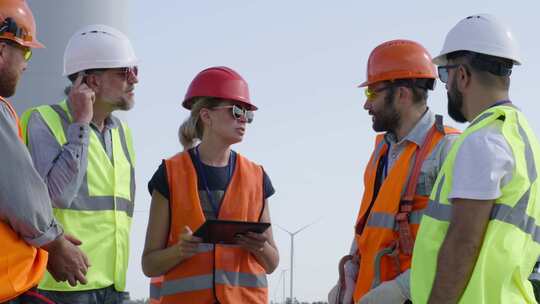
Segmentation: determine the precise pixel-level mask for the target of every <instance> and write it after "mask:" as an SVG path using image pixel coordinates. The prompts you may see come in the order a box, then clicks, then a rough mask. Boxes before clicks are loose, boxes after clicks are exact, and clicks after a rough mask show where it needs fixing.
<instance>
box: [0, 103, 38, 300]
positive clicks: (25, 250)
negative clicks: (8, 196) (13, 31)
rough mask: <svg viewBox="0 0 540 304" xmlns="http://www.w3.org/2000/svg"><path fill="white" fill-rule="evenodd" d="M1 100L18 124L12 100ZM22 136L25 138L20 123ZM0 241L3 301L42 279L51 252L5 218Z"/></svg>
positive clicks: (0, 277) (0, 225)
mask: <svg viewBox="0 0 540 304" xmlns="http://www.w3.org/2000/svg"><path fill="white" fill-rule="evenodd" d="M0 102H3V103H4V104H5V105H6V106H7V108H8V110H9V111H10V112H11V114H12V115H13V118H14V119H15V121H16V122H17V126H19V117H18V116H17V113H16V112H15V110H14V109H13V107H12V106H11V104H10V103H9V102H8V101H7V100H5V99H4V98H1V97H0ZM19 138H21V140H22V137H21V128H20V127H19ZM4 203H5V202H4ZM0 242H1V243H2V250H1V251H2V253H1V254H0V302H5V301H9V300H10V299H13V298H16V297H17V296H18V295H20V294H22V293H24V292H25V291H27V290H29V289H30V288H32V287H34V286H36V285H37V284H38V283H39V280H41V278H42V277H43V274H44V273H45V269H46V268H47V257H48V254H47V251H45V250H43V249H41V248H35V247H32V246H30V245H29V244H28V243H26V242H25V241H24V240H23V239H22V238H21V237H20V236H19V235H18V234H17V233H16V232H15V231H13V229H11V226H10V225H9V224H8V223H6V222H3V221H0Z"/></svg>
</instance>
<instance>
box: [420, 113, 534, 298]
mask: <svg viewBox="0 0 540 304" xmlns="http://www.w3.org/2000/svg"><path fill="white" fill-rule="evenodd" d="M499 117H503V118H504V120H503V123H502V128H501V130H502V135H503V136H504V138H505V139H506V140H507V142H508V145H509V146H510V147H511V149H512V152H513V156H514V159H515V170H514V172H513V174H512V180H511V181H509V182H508V184H506V185H505V186H503V188H502V189H501V192H502V195H501V197H500V198H498V199H496V200H495V202H494V204H493V208H492V210H491V214H490V218H489V223H488V226H487V229H486V232H485V235H484V240H483V244H482V248H481V249H480V251H479V256H478V258H477V260H476V264H475V267H474V269H473V272H472V274H471V277H470V279H469V282H468V285H467V287H466V288H465V290H464V292H463V295H462V297H461V299H460V303H480V304H483V303H486V304H487V303H490V304H491V303H535V301H534V294H533V291H532V287H531V285H530V283H529V281H528V276H529V275H530V272H531V270H532V269H533V266H534V264H535V262H536V260H537V258H538V256H539V255H540V227H539V226H538V225H537V223H538V222H539V220H540V209H539V208H540V207H539V205H538V204H540V202H538V196H537V195H538V190H540V189H539V184H538V179H537V170H538V169H537V168H538V157H540V153H539V152H540V145H539V143H538V142H537V140H536V138H535V136H534V134H533V132H532V130H531V128H530V127H529V125H528V123H527V121H526V120H525V118H524V117H523V116H522V114H521V113H520V112H519V111H517V110H516V109H514V108H513V107H510V106H498V107H494V108H492V109H489V110H486V111H485V112H484V113H482V114H481V115H479V116H478V118H477V119H475V120H474V121H473V122H472V123H471V124H470V126H469V127H468V128H467V130H466V131H465V132H464V133H463V135H462V136H461V137H460V138H459V139H458V140H457V141H456V143H455V144H454V146H453V147H452V149H451V151H450V153H449V155H448V157H447V159H446V161H445V163H444V165H443V168H442V169H441V172H440V173H439V176H438V178H437V181H436V185H435V187H434V189H433V192H432V195H431V197H430V203H429V206H428V208H427V209H426V211H425V213H424V215H425V216H424V217H423V219H422V222H421V225H420V230H419V232H418V237H417V242H416V246H415V249H414V252H415V254H414V256H413V267H412V272H411V286H412V297H413V302H414V303H425V302H426V301H427V299H428V296H429V294H430V292H431V287H432V282H433V279H434V276H435V270H436V265H437V256H438V251H439V249H440V246H441V245H442V242H443V241H444V238H445V235H446V231H447V229H448V226H449V222H450V219H451V214H452V205H451V203H450V201H449V200H448V194H449V193H450V190H451V185H452V179H453V178H459V177H457V176H456V177H454V176H453V167H454V162H455V159H456V156H457V154H458V151H459V148H460V147H461V144H462V143H463V141H464V140H465V138H467V136H469V135H470V134H472V133H473V132H475V131H477V130H479V129H481V128H484V127H486V126H488V125H490V124H491V123H493V122H494V121H496V120H497V119H498V118H499ZM486 278H488V279H486Z"/></svg>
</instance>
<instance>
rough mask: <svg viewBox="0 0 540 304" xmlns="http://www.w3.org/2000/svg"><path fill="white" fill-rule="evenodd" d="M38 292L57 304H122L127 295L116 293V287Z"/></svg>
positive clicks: (40, 290)
mask: <svg viewBox="0 0 540 304" xmlns="http://www.w3.org/2000/svg"><path fill="white" fill-rule="evenodd" d="M38 291H39V293H40V294H42V295H44V296H46V297H47V298H49V299H51V300H52V301H54V303H56V304H122V303H124V297H125V295H126V293H125V292H121V291H116V290H115V289H114V286H109V287H105V288H101V289H92V290H85V291H51V290H42V289H38Z"/></svg>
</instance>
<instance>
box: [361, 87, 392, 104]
mask: <svg viewBox="0 0 540 304" xmlns="http://www.w3.org/2000/svg"><path fill="white" fill-rule="evenodd" d="M391 87H392V85H388V86H385V87H380V88H378V89H373V88H370V87H367V88H366V89H365V90H364V94H366V98H367V99H368V100H373V99H375V97H377V95H378V93H380V92H382V91H384V90H388V89H389V88H391Z"/></svg>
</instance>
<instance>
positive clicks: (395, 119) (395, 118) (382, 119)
mask: <svg viewBox="0 0 540 304" xmlns="http://www.w3.org/2000/svg"><path fill="white" fill-rule="evenodd" d="M400 121H401V115H399V113H398V111H397V110H396V108H395V105H394V90H393V89H390V90H389V91H388V95H386V97H385V98H384V110H383V111H381V113H377V115H375V119H374V120H373V130H375V132H393V131H395V130H396V129H397V127H398V126H399V123H400Z"/></svg>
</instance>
